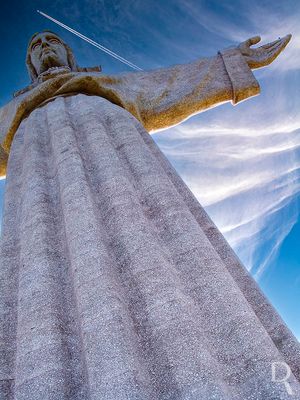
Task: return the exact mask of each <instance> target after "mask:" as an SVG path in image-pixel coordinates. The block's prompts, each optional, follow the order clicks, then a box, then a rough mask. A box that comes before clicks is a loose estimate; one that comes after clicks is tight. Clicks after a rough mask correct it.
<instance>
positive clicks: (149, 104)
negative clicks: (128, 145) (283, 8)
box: [121, 35, 290, 131]
mask: <svg viewBox="0 0 300 400" xmlns="http://www.w3.org/2000/svg"><path fill="white" fill-rule="evenodd" d="M259 40H260V38H259V37H254V38H251V39H248V40H247V41H245V42H243V43H241V44H240V45H239V46H238V47H237V48H233V49H227V50H225V51H221V52H219V53H218V55H217V56H215V57H212V58H206V59H201V60H198V61H196V62H193V63H190V64H185V65H176V66H174V67H171V68H164V69H161V70H156V71H152V72H145V73H144V72H141V73H133V74H127V75H124V76H123V77H122V84H121V86H122V87H123V89H124V97H123V96H122V97H123V98H124V99H126V101H125V102H124V104H122V106H123V107H124V108H126V109H128V111H130V112H131V113H132V114H133V115H135V116H136V117H137V118H138V119H139V120H140V121H141V122H142V123H143V125H144V126H145V128H146V129H147V130H148V131H154V130H158V129H163V128H167V127H169V126H172V125H175V124H178V123H179V122H181V121H183V120H184V119H186V118H188V117H190V116H191V115H193V114H196V113H199V112H201V111H204V110H206V109H208V108H210V107H213V106H216V105H218V104H220V103H223V102H226V101H230V100H231V101H232V103H233V104H237V103H238V102H240V101H242V100H245V99H246V98H248V97H250V96H254V95H257V94H258V93H259V84H258V82H257V81H256V79H255V77H254V76H253V74H252V71H251V69H255V68H260V67H263V66H266V65H268V64H270V63H271V62H272V61H273V60H274V59H275V58H276V57H277V56H278V55H279V53H280V52H281V51H282V50H283V49H284V48H285V46H286V45H287V43H288V42H289V40H290V35H288V36H286V37H284V38H283V39H278V40H276V41H275V42H272V43H269V44H266V45H263V46H261V47H258V48H252V47H251V46H252V45H253V44H256V43H258V42H259Z"/></svg>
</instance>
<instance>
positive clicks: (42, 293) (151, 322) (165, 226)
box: [0, 32, 300, 400]
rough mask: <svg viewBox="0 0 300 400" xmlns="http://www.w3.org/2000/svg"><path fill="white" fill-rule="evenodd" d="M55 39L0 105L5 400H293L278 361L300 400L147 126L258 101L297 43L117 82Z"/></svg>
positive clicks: (295, 365) (280, 328) (241, 277)
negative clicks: (270, 68)
mask: <svg viewBox="0 0 300 400" xmlns="http://www.w3.org/2000/svg"><path fill="white" fill-rule="evenodd" d="M54 36H55V38H53V34H49V32H48V33H43V34H39V35H36V36H35V39H34V40H35V41H36V42H38V43H39V46H40V47H37V50H34V49H33V48H32V45H33V44H35V42H30V46H29V51H28V60H27V65H28V66H29V71H30V74H31V77H32V84H31V86H30V87H29V88H28V90H27V89H26V90H23V91H22V93H21V94H20V95H19V96H17V97H16V98H15V99H14V100H13V101H12V102H11V103H9V104H8V105H7V106H6V107H4V108H3V109H2V110H0V121H1V125H0V139H1V147H0V170H1V171H2V173H5V170H6V161H7V158H8V156H9V159H8V170H7V187H6V195H5V210H4V221H3V233H2V241H1V251H0V256H1V266H0V279H1V280H0V282H1V288H0V289H1V290H0V316H1V336H0V400H2V399H3V400H8V399H9V400H11V399H14V400H25V399H26V400H28V399H30V400H67V399H68V400H69V399H74V400H76V399H78V400H85V399H86V400H116V399H118V400H119V399H120V400H122V399H124V400H125V399H130V400H138V399H139V400H147V399H149V400H150V399H151V400H153V399H161V400H163V399H164V400H167V399H170V400H171V399H172V400H179V399H182V400H188V399H189V400H191V399H195V400H199V399H218V400H240V399H243V400H271V399H272V400H273V399H279V400H280V399H281V400H284V399H290V396H289V394H288V392H287V391H286V387H285V386H284V385H283V384H279V383H276V382H272V379H271V378H272V375H271V371H272V370H271V367H272V363H273V362H285V363H286V365H288V366H289V368H290V369H291V371H292V375H291V376H290V378H289V385H290V388H291V390H292V391H293V394H294V397H293V398H295V399H296V398H300V392H299V391H300V384H299V380H300V372H299V365H300V349H299V344H298V342H297V341H296V339H295V338H294V337H293V335H292V334H291V333H290V332H289V330H288V329H287V328H286V326H285V325H284V323H283V322H282V320H281V319H280V317H279V316H278V315H277V313H276V312H275V310H274V309H273V308H272V307H271V305H270V304H269V303H268V302H267V300H266V299H265V297H264V296H263V294H262V293H261V292H260V290H259V289H258V288H257V286H256V284H255V282H254V281H253V280H252V278H251V277H250V276H249V275H248V273H247V272H246V270H245V269H244V268H243V266H241V264H240V262H239V260H238V259H237V258H236V256H235V255H234V253H233V252H232V250H231V249H230V247H229V246H228V244H227V243H226V241H225V240H224V238H223V237H222V235H221V234H220V233H219V232H218V230H217V228H216V227H215V226H214V224H213V223H212V222H211V220H210V219H209V218H208V216H207V215H206V213H205V211H204V210H203V208H202V207H201V206H200V205H199V203H198V202H197V201H196V199H195V198H194V196H193V195H192V193H191V192H190V191H189V189H188V188H187V187H186V186H185V185H184V183H183V182H182V180H181V179H180V177H179V176H178V175H177V174H176V172H175V171H174V170H173V168H172V167H171V165H170V164H169V163H168V161H167V160H166V158H165V157H164V156H163V155H162V154H161V152H160V151H159V149H158V147H157V146H156V145H155V143H154V142H153V141H152V139H151V137H150V136H149V134H148V133H147V132H146V130H145V129H144V128H146V129H148V130H154V129H160V128H164V127H167V126H170V125H173V124H176V123H178V122H180V121H182V120H183V119H184V118H187V117H189V116H190V115H191V114H193V113H196V112H200V111H203V110H205V109H207V108H209V107H211V106H214V105H216V104H218V103H220V102H223V101H229V100H231V101H232V102H233V103H237V102H238V101H241V100H243V99H245V98H247V97H249V96H252V95H255V94H257V93H258V91H259V86H258V83H257V82H256V80H255V78H254V76H253V75H252V73H251V70H250V68H249V67H251V68H257V67H259V66H262V65H267V63H269V62H271V61H272V59H274V57H275V56H276V55H278V54H279V52H280V51H281V50H282V49H283V48H284V46H285V45H286V44H287V42H288V40H289V37H287V38H284V39H279V40H278V41H276V42H274V43H273V44H271V45H268V46H266V47H264V46H262V47H261V48H258V49H254V50H251V49H250V45H251V44H253V43H255V41H257V38H253V39H249V41H246V42H244V43H242V44H241V45H240V46H239V48H237V49H230V50H227V51H225V52H221V53H219V54H218V55H217V56H216V57H212V58H209V59H202V60H198V61H196V62H194V63H191V64H189V65H185V66H175V67H172V68H169V69H162V70H157V71H152V72H147V73H144V72H142V73H135V74H126V75H122V76H115V77H114V76H105V75H102V74H99V73H91V72H89V73H82V72H80V71H82V69H79V68H78V67H77V66H76V64H75V60H74V58H72V57H73V56H72V54H71V50H70V49H69V48H67V47H65V49H66V50H67V52H64V51H63V49H61V48H60V46H65V45H64V44H63V42H60V41H59V40H58V41H57V40H56V39H57V37H56V35H54ZM51 41H53V49H52V50H53V51H52V50H51V51H50V50H49V51H47V52H45V54H43V55H42V56H41V54H42V50H41V48H42V45H45V47H46V46H48V45H49V43H50V42H51ZM51 43H52V42H51ZM56 48H57V49H56ZM55 49H56V50H57V52H56V56H55V51H56V50H55ZM34 51H36V53H35V56H34V57H33V58H32V57H31V56H32V54H31V53H33V52H34ZM38 60H41V61H38ZM39 63H41V65H40V64H39ZM66 63H67V64H68V65H64V64H66ZM42 64H43V65H42ZM45 66H47V68H44V67H45ZM49 67H50V69H49Z"/></svg>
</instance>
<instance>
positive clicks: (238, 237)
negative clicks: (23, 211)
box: [0, 0, 300, 339]
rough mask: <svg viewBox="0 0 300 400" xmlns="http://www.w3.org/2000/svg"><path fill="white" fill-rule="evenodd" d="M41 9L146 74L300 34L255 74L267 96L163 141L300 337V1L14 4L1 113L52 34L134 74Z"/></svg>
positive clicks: (4, 36) (92, 60)
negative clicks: (29, 57) (35, 43)
mask: <svg viewBox="0 0 300 400" xmlns="http://www.w3.org/2000/svg"><path fill="white" fill-rule="evenodd" d="M36 9H40V10H42V11H44V12H45V13H47V14H50V15H51V16H53V17H54V18H57V19H59V20H61V21H62V22H64V23H65V24H67V25H70V26H71V27H72V28H74V29H76V30H78V31H80V32H81V33H83V34H85V35H87V36H89V37H90V38H92V39H93V40H95V41H98V42H100V43H101V44H103V45H104V46H106V47H108V48H110V49H112V50H113V51H115V52H116V53H118V54H120V55H121V56H123V57H125V58H127V59H129V60H130V61H131V62H133V63H135V64H137V65H138V66H140V67H141V68H143V69H145V70H147V69H153V68H158V67H164V66H168V65H172V64H177V63H185V62H189V61H192V60H195V59H197V58H198V57H201V56H212V55H214V54H216V52H217V51H218V50H220V49H223V48H225V47H229V46H234V45H237V44H238V43H239V42H241V41H243V40H245V39H247V38H249V37H251V36H254V35H257V34H259V35H261V36H262V41H263V42H264V43H265V42H266V41H272V40H275V39H277V38H278V37H279V36H283V35H285V34H287V33H292V34H293V38H292V41H291V43H290V44H289V46H288V48H287V49H286V51H285V52H284V53H283V54H282V55H281V56H280V57H279V58H278V59H277V60H276V61H275V62H274V63H273V64H272V65H271V66H270V67H268V68H265V69H261V70H257V71H255V75H256V77H257V79H258V80H259V82H260V85H261V92H262V93H261V95H260V96H259V97H255V98H252V99H250V100H248V101H246V102H243V103H241V104H239V105H238V106H236V107H233V106H231V105H230V104H225V105H222V106H220V107H217V108H214V109H212V110H209V111H207V112H206V113H203V114H200V115H198V116H195V117H193V118H191V119H189V120H188V121H186V122H184V123H183V124H181V125H179V126H176V127H175V128H172V129H169V130H166V131H163V132H159V133H156V134H154V135H153V137H154V139H155V140H156V142H157V143H158V145H159V146H160V147H161V149H162V150H163V151H164V153H165V154H166V155H167V157H168V158H169V160H170V161H171V162H172V163H173V165H174V166H175V167H176V169H177V171H178V172H179V173H180V175H181V176H182V177H183V179H184V180H185V181H186V183H187V184H188V185H189V187H190V188H191V190H192V191H193V192H194V194H195V195H196V197H197V198H198V199H199V201H200V202H201V203H202V204H203V205H204V206H205V208H206V210H207V211H208V213H209V214H210V216H211V217H212V218H213V220H214V221H215V223H216V224H217V226H218V227H219V228H220V230H221V231H222V232H223V233H224V235H225V236H226V238H227V239H228V241H229V243H230V244H231V245H232V246H233V248H234V249H235V251H236V252H237V254H238V255H239V257H240V258H241V260H242V261H243V262H244V264H245V265H246V267H247V268H248V269H249V270H250V271H251V273H252V274H253V276H254V277H255V278H256V279H257V280H258V282H259V284H260V286H261V287H262V289H263V290H264V292H265V293H266V294H267V296H268V297H269V299H270V300H271V301H272V303H273V304H274V306H275V307H276V308H277V309H278V311H279V312H280V314H281V315H282V317H283V318H284V320H285V321H286V323H287V324H288V326H289V327H290V328H291V329H292V331H293V332H294V333H295V335H296V336H297V337H298V338H299V339H300V316H299V311H298V305H299V303H300V248H299V244H298V243H299V239H298V238H299V236H300V222H299V189H300V180H299V167H300V150H299V149H300V113H299V110H300V95H299V94H300V25H299V19H300V3H299V1H297V0H293V1H292V0H283V1H280V0H277V1H276V2H274V1H271V0H252V1H251V2H249V1H245V0H243V1H242V0H240V1H234V0H230V1H227V0H225V1H224V0H223V1H201V0H165V1H161V0H152V1H146V0H116V1H112V0H110V1H108V0H81V1H79V0H74V1H72V2H69V1H65V0H52V1H49V0H47V1H35V0H33V1H30V2H28V1H24V0H22V1H15V0H12V1H9V2H4V3H3V5H1V23H0V33H1V35H0V40H1V52H2V54H1V55H2V57H1V60H2V62H1V64H0V74H1V75H0V76H1V77H2V79H1V91H0V106H1V105H3V104H5V103H6V102H8V101H9V100H10V99H11V96H12V93H13V92H14V91H16V90H18V89H21V88H22V87H24V86H26V85H27V84H28V83H29V79H28V76H27V72H26V68H25V64H24V59H25V52H26V46H27V42H28V39H29V37H30V36H31V35H32V34H33V33H34V32H36V31H39V30H42V29H51V30H54V31H55V32H57V33H58V34H60V35H61V36H62V37H63V38H64V40H65V41H66V42H67V43H69V44H70V46H71V47H72V48H73V50H74V52H75V55H76V58H77V61H78V63H79V64H80V65H81V66H95V65H99V64H101V65H102V68H103V72H104V73H106V74H112V73H114V74H115V73H120V72H123V71H126V70H129V68H128V67H127V66H125V65H123V64H121V63H119V62H118V61H116V60H114V59H112V58H111V57H109V56H108V55H106V54H104V53H102V52H100V51H99V50H97V49H96V48H94V47H92V46H90V45H89V44H87V43H85V42H83V41H82V40H81V39H79V38H77V37H75V36H73V35H72V34H70V33H69V32H66V31H65V30H63V29H62V28H60V27H57V26H56V25H54V24H53V23H52V22H50V21H48V20H46V19H44V18H43V17H41V16H40V15H39V14H37V13H36ZM4 183H5V182H4V181H2V182H0V198H1V199H2V197H3V192H4Z"/></svg>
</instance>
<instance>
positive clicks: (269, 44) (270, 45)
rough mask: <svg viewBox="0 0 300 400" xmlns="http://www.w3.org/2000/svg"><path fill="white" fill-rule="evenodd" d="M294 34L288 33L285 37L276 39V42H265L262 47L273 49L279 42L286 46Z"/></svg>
mask: <svg viewBox="0 0 300 400" xmlns="http://www.w3.org/2000/svg"><path fill="white" fill-rule="evenodd" d="M291 37H292V35H286V36H284V37H283V38H279V39H277V40H274V42H270V43H267V44H264V45H263V46H261V48H262V49H265V50H268V49H271V48H273V47H276V46H277V44H280V45H281V44H282V45H284V46H286V45H287V44H288V42H289V41H290V40H291Z"/></svg>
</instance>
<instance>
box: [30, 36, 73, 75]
mask: <svg viewBox="0 0 300 400" xmlns="http://www.w3.org/2000/svg"><path fill="white" fill-rule="evenodd" d="M29 51H30V58H31V62H32V65H33V66H34V68H35V70H36V72H37V74H38V75H39V74H41V73H42V72H45V71H47V70H48V69H49V68H51V67H63V66H68V64H69V63H68V55H67V50H66V48H65V46H64V44H63V43H62V42H61V40H60V38H59V37H58V36H56V35H55V34H54V33H51V32H42V33H39V34H38V35H36V36H35V37H34V38H33V40H32V41H31V43H30V48H29Z"/></svg>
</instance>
